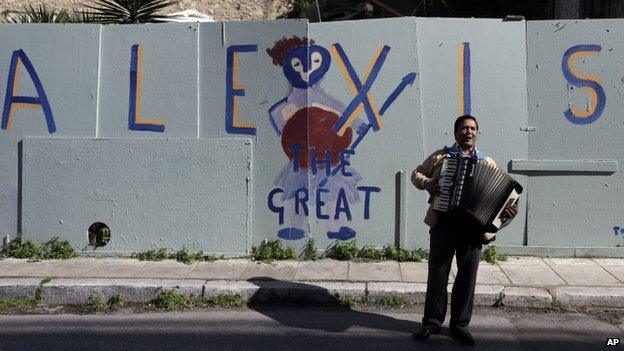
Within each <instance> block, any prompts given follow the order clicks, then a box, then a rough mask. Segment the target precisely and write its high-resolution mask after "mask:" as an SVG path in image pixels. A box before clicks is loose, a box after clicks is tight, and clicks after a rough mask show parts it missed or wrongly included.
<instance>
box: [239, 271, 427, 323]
mask: <svg viewBox="0 0 624 351" xmlns="http://www.w3.org/2000/svg"><path fill="white" fill-rule="evenodd" d="M248 281H249V282H251V283H253V284H255V285H256V286H258V288H259V289H258V291H257V292H256V293H255V294H254V295H253V296H252V297H251V298H250V299H249V301H250V303H249V308H251V309H253V310H255V311H257V312H259V313H262V314H264V315H266V316H267V317H270V318H272V319H273V320H275V321H277V322H279V323H280V324H282V325H285V326H289V327H295V328H303V329H318V330H324V331H329V332H342V331H345V330H347V329H349V328H351V327H353V326H361V327H366V328H371V329H380V330H391V331H397V332H405V333H410V334H411V333H413V332H414V331H416V330H418V329H419V328H420V323H417V322H413V321H408V320H402V319H396V318H392V317H388V316H385V315H382V314H378V313H372V312H362V311H357V310H354V309H352V308H350V307H349V306H348V304H346V303H345V300H343V299H341V298H340V297H339V296H338V295H335V294H332V293H330V292H329V291H328V290H326V289H322V288H321V287H319V286H317V285H311V284H305V283H298V282H292V281H281V280H276V279H273V278H268V277H254V278H251V279H249V280H248ZM285 309H288V310H290V311H292V313H285V312H286V311H284V310H285ZM308 310H310V311H308ZM319 310H326V311H328V312H329V311H331V312H333V313H336V312H339V318H336V319H333V320H332V321H331V323H327V320H322V319H319V318H305V317H306V314H309V313H311V311H316V313H318V312H319ZM306 311H307V312H306Z"/></svg>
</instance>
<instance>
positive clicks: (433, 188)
mask: <svg viewBox="0 0 624 351" xmlns="http://www.w3.org/2000/svg"><path fill="white" fill-rule="evenodd" d="M438 178H440V177H436V178H429V179H427V180H426V181H425V190H427V192H429V195H431V196H436V195H438V194H440V186H439V185H438Z"/></svg>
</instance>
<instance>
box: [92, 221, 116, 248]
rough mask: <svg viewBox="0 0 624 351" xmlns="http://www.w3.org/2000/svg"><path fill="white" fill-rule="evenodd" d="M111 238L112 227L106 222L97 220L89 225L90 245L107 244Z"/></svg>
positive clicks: (99, 245)
mask: <svg viewBox="0 0 624 351" xmlns="http://www.w3.org/2000/svg"><path fill="white" fill-rule="evenodd" d="M110 238H111V232H110V228H108V226H107V225H106V224H105V223H102V222H95V223H93V224H91V225H90V226H89V245H91V246H94V247H102V246H106V244H108V242H109V241H110Z"/></svg>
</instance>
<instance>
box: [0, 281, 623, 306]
mask: <svg viewBox="0 0 624 351" xmlns="http://www.w3.org/2000/svg"><path fill="white" fill-rule="evenodd" d="M40 284H41V280H40V279H37V278H0V301H2V300H14V299H34V298H35V296H36V291H37V289H38V288H39V286H40ZM426 289H427V285H426V284H424V283H402V282H368V283H364V282H362V283H357V282H308V281H301V282H299V281H276V280H249V281H247V280H211V281H207V282H206V281H204V280H193V279H184V280H182V279H177V280H174V279H108V278H107V279H53V280H51V281H49V282H47V283H45V284H43V285H41V288H40V293H41V296H40V297H41V300H40V304H42V305H50V306H54V305H85V304H87V303H88V302H89V298H90V297H92V296H98V297H100V298H104V299H108V298H110V297H112V296H114V295H115V294H121V295H122V296H123V298H124V301H126V302H128V303H148V302H150V301H151V300H153V299H154V298H155V297H156V296H158V294H159V293H160V292H161V291H163V290H174V291H176V292H179V293H182V294H187V295H194V296H197V297H202V298H203V299H205V300H208V299H210V298H212V297H214V296H217V295H222V294H238V295H240V296H241V297H242V298H243V299H245V300H253V301H254V302H285V301H298V302H314V303H332V302H333V303H336V302H342V301H345V300H346V301H366V300H367V301H368V302H371V303H378V302H380V301H381V300H382V299H383V298H384V297H389V296H393V297H400V298H403V299H404V300H405V301H407V302H408V303H411V304H423V303H424V302H425V295H426ZM449 300H450V289H449ZM496 303H500V304H502V305H503V306H509V307H523V308H547V307H549V306H551V305H552V304H553V303H557V304H559V305H561V306H574V307H606V308H624V288H621V287H578V286H564V287H557V288H552V289H551V291H549V290H547V289H543V288H536V287H519V286H503V285H477V286H476V289H475V305H476V306H493V305H494V304H496Z"/></svg>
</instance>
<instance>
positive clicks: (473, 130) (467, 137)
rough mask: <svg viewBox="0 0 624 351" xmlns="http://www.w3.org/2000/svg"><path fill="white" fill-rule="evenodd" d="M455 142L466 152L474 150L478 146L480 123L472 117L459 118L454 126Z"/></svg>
mask: <svg viewBox="0 0 624 351" xmlns="http://www.w3.org/2000/svg"><path fill="white" fill-rule="evenodd" d="M454 132H455V141H457V143H458V144H459V146H460V147H461V148H462V149H464V150H472V149H474V147H475V146H476V145H477V134H478V133H479V123H477V119H476V118H474V117H473V116H471V115H463V116H460V117H457V119H456V120H455V126H454Z"/></svg>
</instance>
